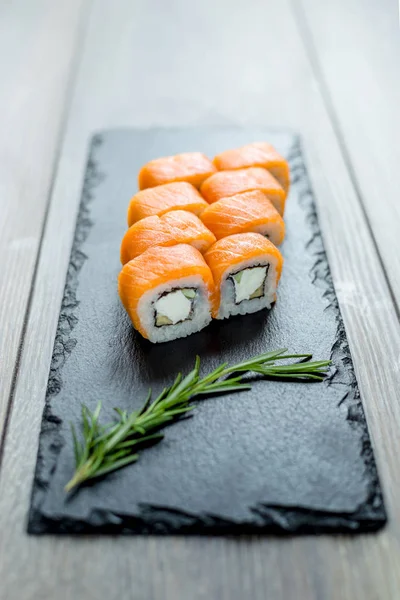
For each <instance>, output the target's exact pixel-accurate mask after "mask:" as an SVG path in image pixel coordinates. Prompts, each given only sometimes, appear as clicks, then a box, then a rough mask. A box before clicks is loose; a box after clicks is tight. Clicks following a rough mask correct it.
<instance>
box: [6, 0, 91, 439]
mask: <svg viewBox="0 0 400 600" xmlns="http://www.w3.org/2000/svg"><path fill="white" fill-rule="evenodd" d="M82 2H83V0H70V1H69V2H68V3H55V2H53V1H52V0H37V1H36V2H29V1H28V0H16V1H15V2H1V3H0V57H1V58H0V131H1V138H0V206H1V218H0V357H1V358H0V382H1V385H0V440H1V437H2V429H3V425H4V421H5V418H6V413H7V405H8V400H9V396H10V388H11V384H12V379H13V373H14V365H15V363H16V360H17V352H18V346H19V343H20V339H21V333H22V330H23V326H24V318H25V314H26V310H27V306H28V301H29V295H30V292H31V282H32V277H33V274H34V270H35V265H36V257H37V253H38V249H39V245H40V239H41V234H42V228H43V221H44V218H45V214H46V208H47V202H48V195H49V192H50V186H51V178H52V173H53V168H54V165H55V159H56V154H57V146H58V143H59V135H60V131H61V126H62V116H63V111H64V106H65V103H66V100H67V90H68V82H69V78H70V72H71V64H72V61H73V56H74V51H75V47H76V42H77V37H78V25H79V22H80V19H81V12H82V11H81V8H82Z"/></svg>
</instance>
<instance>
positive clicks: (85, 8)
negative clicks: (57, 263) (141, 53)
mask: <svg viewBox="0 0 400 600" xmlns="http://www.w3.org/2000/svg"><path fill="white" fill-rule="evenodd" d="M92 4H93V0H88V1H87V0H84V2H83V5H82V7H81V8H80V13H81V14H80V18H79V20H78V27H77V36H76V44H75V51H74V52H73V54H72V60H71V66H70V69H69V74H68V77H67V87H66V89H67V92H66V95H65V102H64V108H63V110H62V111H61V119H60V129H59V133H58V135H57V143H56V148H57V149H56V152H55V157H54V161H53V169H52V176H51V179H50V186H49V190H48V195H47V202H46V207H45V211H44V216H43V224H42V229H41V232H40V239H39V245H38V251H37V255H36V260H35V266H34V269H33V274H32V281H31V285H30V288H29V294H28V302H27V305H26V310H25V316H24V320H23V323H22V329H21V335H20V340H19V344H18V350H17V356H16V360H15V365H14V369H13V375H12V379H11V387H10V394H9V398H8V403H7V408H6V411H5V418H4V425H3V430H2V431H1V433H0V474H1V468H2V463H3V456H4V447H5V442H6V437H7V433H8V429H9V425H10V420H11V414H12V408H13V405H14V399H15V390H16V387H17V381H18V373H19V367H20V364H21V359H22V354H23V349H24V341H25V334H26V329H27V326H28V322H29V318H30V314H31V307H32V301H33V296H34V292H35V287H36V278H37V273H38V269H39V263H40V257H41V253H42V247H43V240H44V237H45V232H46V227H47V222H48V217H49V212H50V206H51V198H52V195H53V189H54V184H55V181H56V176H57V170H58V165H59V161H60V156H61V149H62V140H63V138H64V134H65V130H66V126H67V122H68V114H69V109H70V106H71V101H72V96H73V92H74V88H75V82H76V78H77V73H78V68H79V63H80V57H81V50H82V48H83V44H84V40H85V36H84V33H85V32H86V30H87V25H88V21H89V15H90V13H91V7H92Z"/></svg>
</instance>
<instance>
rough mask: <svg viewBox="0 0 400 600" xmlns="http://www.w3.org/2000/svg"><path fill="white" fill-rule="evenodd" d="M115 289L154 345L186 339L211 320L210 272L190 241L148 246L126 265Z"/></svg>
mask: <svg viewBox="0 0 400 600" xmlns="http://www.w3.org/2000/svg"><path fill="white" fill-rule="evenodd" d="M118 291H119V295H120V298H121V301H122V304H123V305H124V307H125V309H126V311H127V313H128V315H129V317H130V319H131V321H132V323H133V325H134V327H135V329H137V330H138V331H139V332H140V333H141V334H142V336H143V337H145V338H147V339H149V340H150V341H151V342H153V343H157V342H168V341H170V340H174V339H176V338H180V337H185V336H187V335H190V334H191V333H194V332H196V331H200V329H203V327H205V326H206V325H208V323H209V322H210V321H211V310H212V304H213V301H214V282H213V277H212V274H211V270H210V268H209V266H208V265H207V263H206V262H205V260H204V258H203V256H202V255H201V254H200V252H199V251H198V250H196V248H193V246H189V245H188V244H177V245H176V246H170V247H167V248H165V247H162V246H152V247H151V248H149V249H148V250H146V251H145V252H143V254H141V255H140V256H137V257H136V258H134V259H133V260H131V261H129V262H128V263H126V265H124V266H123V267H122V270H121V272H120V275H119V278H118Z"/></svg>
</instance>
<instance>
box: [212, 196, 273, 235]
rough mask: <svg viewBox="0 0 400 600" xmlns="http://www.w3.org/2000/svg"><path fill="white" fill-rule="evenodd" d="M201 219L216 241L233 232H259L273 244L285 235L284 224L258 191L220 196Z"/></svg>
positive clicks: (269, 202)
mask: <svg viewBox="0 0 400 600" xmlns="http://www.w3.org/2000/svg"><path fill="white" fill-rule="evenodd" d="M201 220H202V221H203V223H204V225H206V226H207V227H208V229H210V230H211V231H212V232H213V234H214V235H215V237H216V238H217V239H218V240H219V239H221V238H224V237H226V236H228V235H233V234H235V233H248V232H254V233H261V235H263V236H264V237H266V238H268V239H269V240H271V242H272V243H273V244H275V245H276V246H277V245H279V244H281V243H282V242H283V239H284V237H285V223H284V221H283V219H282V217H281V215H280V214H279V213H278V211H277V210H276V208H275V207H274V206H273V204H272V203H271V201H270V200H268V198H267V196H266V195H265V194H264V193H263V192H260V191H259V190H254V191H253V192H244V193H243V194H236V195H235V196H230V197H229V198H222V199H221V200H218V202H214V203H213V204H210V205H209V206H208V208H206V210H205V211H204V212H203V213H202V215H201Z"/></svg>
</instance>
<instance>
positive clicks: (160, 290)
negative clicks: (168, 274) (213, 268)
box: [137, 275, 211, 343]
mask: <svg viewBox="0 0 400 600" xmlns="http://www.w3.org/2000/svg"><path fill="white" fill-rule="evenodd" d="M177 288H178V289H179V288H181V289H182V288H195V289H196V290H197V294H196V296H195V298H194V300H193V315H192V317H191V319H189V320H187V321H182V322H180V323H176V324H175V325H162V326H161V327H157V326H156V325H155V303H156V302H157V300H158V299H159V298H160V296H161V295H162V294H164V293H165V292H170V291H172V290H175V289H177ZM137 310H138V317H139V319H140V321H141V324H142V326H143V327H144V328H145V329H146V331H147V335H148V338H149V340H150V341H151V342H153V343H158V342H169V341H171V340H175V339H176V338H180V337H186V336H187V335H190V334H192V333H196V332H197V331H200V330H201V329H203V328H204V327H206V326H207V325H208V324H209V323H210V321H211V306H210V299H209V293H208V288H207V286H206V285H205V283H204V281H203V279H202V278H201V277H200V275H194V276H191V277H183V278H182V279H176V280H174V281H169V282H168V283H165V284H163V285H160V286H158V287H156V288H153V289H152V290H149V291H148V292H146V293H145V294H143V296H142V297H141V299H140V300H139V303H138V309H137Z"/></svg>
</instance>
